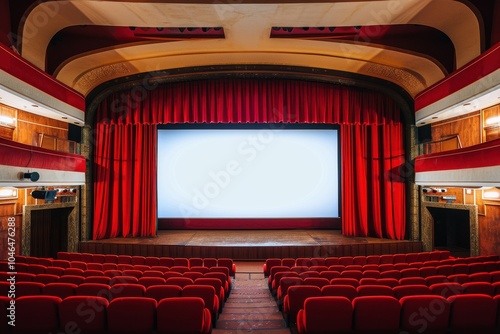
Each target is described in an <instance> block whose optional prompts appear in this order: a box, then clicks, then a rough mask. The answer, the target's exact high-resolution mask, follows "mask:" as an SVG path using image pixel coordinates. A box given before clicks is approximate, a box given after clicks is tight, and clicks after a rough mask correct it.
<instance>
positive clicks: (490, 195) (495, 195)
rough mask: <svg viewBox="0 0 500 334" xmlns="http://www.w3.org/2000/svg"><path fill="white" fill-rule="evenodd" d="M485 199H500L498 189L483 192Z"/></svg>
mask: <svg viewBox="0 0 500 334" xmlns="http://www.w3.org/2000/svg"><path fill="white" fill-rule="evenodd" d="M483 199H493V200H498V199H500V192H499V191H498V190H497V189H491V190H487V191H483Z"/></svg>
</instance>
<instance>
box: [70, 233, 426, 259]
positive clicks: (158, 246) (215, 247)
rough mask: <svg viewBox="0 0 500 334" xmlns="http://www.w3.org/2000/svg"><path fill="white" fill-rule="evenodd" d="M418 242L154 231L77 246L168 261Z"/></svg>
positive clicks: (316, 253)
mask: <svg viewBox="0 0 500 334" xmlns="http://www.w3.org/2000/svg"><path fill="white" fill-rule="evenodd" d="M421 250H422V243H421V242H420V241H408V240H390V239H379V238H364V237H345V236H343V235H342V234H341V231H340V230H160V231H158V235H157V236H156V237H150V238H147V237H142V238H113V239H104V240H95V241H86V242H81V243H80V251H81V252H89V253H103V254H109V253H111V254H129V255H143V256H170V257H202V258H205V257H216V258H219V257H228V258H232V259H235V260H265V259H267V258H270V257H280V258H284V257H295V258H296V257H326V256H356V255H372V254H387V253H410V252H419V251H421Z"/></svg>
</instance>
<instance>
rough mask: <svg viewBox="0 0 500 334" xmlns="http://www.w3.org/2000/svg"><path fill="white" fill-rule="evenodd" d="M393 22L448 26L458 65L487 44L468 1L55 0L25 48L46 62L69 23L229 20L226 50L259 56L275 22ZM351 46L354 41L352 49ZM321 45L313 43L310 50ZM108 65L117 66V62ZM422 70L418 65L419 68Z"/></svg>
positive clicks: (270, 44)
mask: <svg viewBox="0 0 500 334" xmlns="http://www.w3.org/2000/svg"><path fill="white" fill-rule="evenodd" d="M393 24H420V25H426V26H430V27H433V28H436V29H438V30H441V31H442V32H443V33H445V34H446V35H447V36H449V37H450V39H451V40H452V42H453V44H454V46H455V50H456V62H457V66H458V67H460V66H462V65H463V64H465V63H467V62H468V61H470V60H471V59H473V58H475V57H477V56H478V55H479V54H480V52H481V42H480V41H481V29H480V24H479V22H478V19H477V17H476V16H475V14H474V13H473V12H472V10H471V9H469V8H468V7H467V6H466V5H465V4H463V3H461V2H458V1H454V0H439V1H432V0H399V1H380V0H371V1H363V2H354V1H336V2H328V3H311V4H304V3H302V4H299V3H274V4H263V3H256V4H253V3H238V4H234V3H231V4H223V3H197V4H193V3H158V2H155V3H143V2H130V1H127V2H122V1H93V0H72V1H71V0H70V1H48V2H43V3H41V4H39V5H37V6H36V7H34V8H33V9H32V11H31V12H30V13H29V14H28V16H27V18H26V21H25V24H24V26H23V28H22V39H21V40H22V42H21V45H20V48H21V51H22V55H23V57H25V58H26V59H27V60H29V61H30V62H32V63H33V64H35V65H36V66H37V67H39V68H41V69H44V68H45V62H46V50H47V46H48V44H49V42H50V40H51V38H52V37H53V36H54V35H55V34H56V33H57V32H58V31H60V30H62V29H64V28H66V27H69V26H74V25H109V26H137V27H141V26H143V27H189V26H202V27H203V26H208V27H210V26H221V27H223V28H224V32H225V39H224V41H223V42H222V43H221V41H218V40H214V41H211V43H213V45H218V46H222V49H223V52H225V53H227V54H233V53H234V52H242V53H241V54H242V55H243V54H247V55H250V56H251V55H253V54H255V53H261V52H263V51H265V52H269V51H270V50H273V49H274V48H275V47H276V45H278V43H277V41H276V39H270V38H269V34H270V29H271V27H273V26H358V25H365V26H366V25H373V26H376V25H393ZM368 42H369V41H368ZM318 43H319V42H318ZM220 44H222V45H220ZM326 44H327V45H328V46H326V47H325V48H329V47H332V44H334V43H326ZM187 45H189V42H187V43H185V44H182V45H177V46H178V47H179V48H181V47H182V48H188V47H187ZM287 45H290V48H291V50H290V52H291V53H292V54H293V53H294V49H295V46H294V45H296V44H294V43H290V42H289V41H288V43H287ZM349 50H352V48H348V49H347V51H349ZM302 51H304V50H302ZM314 51H315V50H308V52H310V53H314ZM279 52H284V50H280V51H279ZM350 56H351V55H350V53H349V52H346V53H345V54H344V55H343V57H344V58H349V57H350ZM146 57H147V55H146ZM250 59H251V58H250ZM207 61H208V59H207ZM393 61H394V60H393ZM240 62H241V61H240ZM205 64H206V65H208V64H209V63H208V62H206V63H205ZM96 65H97V64H94V67H95V66H96ZM100 65H106V66H109V63H103V64H100ZM389 66H390V65H389ZM393 67H394V68H395V69H398V64H397V63H395V64H394V65H393ZM424 69H425V68H424ZM415 72H416V73H418V72H419V70H417V71H415ZM420 75H421V76H424V75H423V74H420Z"/></svg>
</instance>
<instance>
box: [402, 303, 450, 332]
mask: <svg viewBox="0 0 500 334" xmlns="http://www.w3.org/2000/svg"><path fill="white" fill-rule="evenodd" d="M399 303H400V304H401V331H402V333H409V334H417V333H430V334H444V333H448V319H449V317H450V303H449V302H448V301H447V300H446V298H444V297H441V296H430V295H422V296H405V297H402V298H401V299H400V300H399Z"/></svg>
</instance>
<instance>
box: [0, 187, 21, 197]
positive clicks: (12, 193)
mask: <svg viewBox="0 0 500 334" xmlns="http://www.w3.org/2000/svg"><path fill="white" fill-rule="evenodd" d="M17 197H18V195H17V189H16V188H13V187H1V188H0V199H16V198H17Z"/></svg>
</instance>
